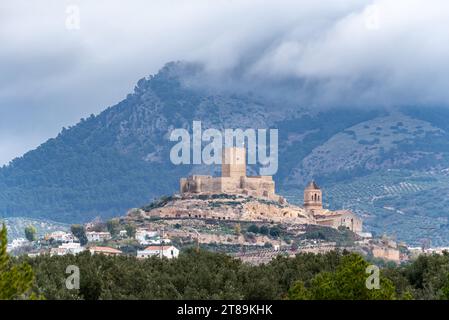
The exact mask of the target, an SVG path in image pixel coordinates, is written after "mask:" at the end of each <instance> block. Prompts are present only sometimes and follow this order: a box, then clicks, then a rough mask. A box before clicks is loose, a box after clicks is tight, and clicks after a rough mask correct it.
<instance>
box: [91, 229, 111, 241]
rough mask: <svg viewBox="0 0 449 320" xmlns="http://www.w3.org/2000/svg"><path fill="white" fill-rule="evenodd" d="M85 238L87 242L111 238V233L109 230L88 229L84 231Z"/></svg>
mask: <svg viewBox="0 0 449 320" xmlns="http://www.w3.org/2000/svg"><path fill="white" fill-rule="evenodd" d="M86 238H87V241H89V242H101V241H106V240H109V239H111V234H110V233H109V232H96V231H89V232H86Z"/></svg>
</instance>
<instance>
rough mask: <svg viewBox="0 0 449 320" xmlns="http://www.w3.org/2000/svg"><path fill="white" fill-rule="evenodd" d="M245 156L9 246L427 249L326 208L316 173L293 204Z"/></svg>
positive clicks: (391, 255)
mask: <svg viewBox="0 0 449 320" xmlns="http://www.w3.org/2000/svg"><path fill="white" fill-rule="evenodd" d="M245 159H246V150H245V148H225V149H224V150H223V154H222V170H221V175H220V176H218V177H213V176H208V175H193V176H189V177H185V178H181V179H180V181H179V193H176V194H173V195H171V196H167V197H162V198H160V199H157V200H155V201H153V202H152V203H150V204H148V205H146V206H143V207H142V208H135V209H131V210H129V211H128V212H127V214H126V215H125V216H123V217H119V218H115V219H111V220H109V221H107V222H103V221H101V219H96V220H94V221H92V222H90V223H87V224H85V225H72V228H71V230H70V232H69V231H67V230H64V231H62V230H59V231H52V232H50V233H47V234H45V236H43V237H40V238H38V237H36V239H29V240H32V241H28V240H26V239H15V240H14V241H12V242H11V243H10V244H9V246H8V250H9V251H10V252H12V253H15V254H21V253H27V254H28V255H30V256H35V255H40V254H50V255H65V254H78V253H80V252H83V251H90V252H91V253H92V254H98V253H100V254H105V255H122V254H126V255H132V256H135V257H137V258H139V259H144V258H148V257H151V256H159V257H166V258H169V259H171V258H176V257H177V256H178V254H179V252H180V250H183V249H185V248H189V247H192V246H193V247H196V248H200V247H201V248H204V249H207V250H211V251H217V252H224V253H227V254H230V255H232V256H234V257H236V258H239V259H242V260H243V261H247V262H249V263H253V264H260V263H265V262H268V261H270V260H271V259H272V258H274V257H276V256H278V255H285V256H294V255H296V254H297V253H300V252H313V253H324V252H328V251H331V250H335V249H345V250H348V251H353V252H358V253H362V254H364V255H365V256H369V257H372V258H374V259H376V258H378V259H383V260H387V261H393V262H396V263H399V262H401V261H404V260H407V259H409V258H410V257H412V256H414V255H416V254H420V253H423V252H424V253H426V252H427V251H428V249H427V251H425V250H424V249H425V248H408V247H407V246H406V245H405V244H404V243H396V241H394V239H392V238H389V237H386V236H383V237H381V238H373V237H372V235H371V234H370V233H369V232H364V230H363V221H362V219H361V218H360V217H359V216H357V215H356V214H355V213H353V212H351V211H349V210H335V211H333V210H329V209H327V208H325V207H324V206H323V190H322V189H321V188H320V187H319V186H318V184H317V183H316V182H315V181H310V182H309V183H308V185H307V186H306V188H305V189H304V191H303V194H302V195H298V197H301V198H302V200H303V205H302V206H298V205H293V204H290V203H289V202H288V201H287V200H286V199H285V198H284V197H282V196H280V195H278V194H277V193H276V187H275V182H274V180H273V179H272V177H271V176H247V174H246V172H247V168H246V162H245ZM443 249H444V248H441V250H440V251H442V250H443ZM437 251H438V250H437ZM428 252H430V251H428Z"/></svg>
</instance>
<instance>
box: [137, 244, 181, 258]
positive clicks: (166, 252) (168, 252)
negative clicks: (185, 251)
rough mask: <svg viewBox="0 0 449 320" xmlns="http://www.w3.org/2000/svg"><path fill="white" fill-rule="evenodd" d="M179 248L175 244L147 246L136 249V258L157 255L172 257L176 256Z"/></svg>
mask: <svg viewBox="0 0 449 320" xmlns="http://www.w3.org/2000/svg"><path fill="white" fill-rule="evenodd" d="M178 255H179V250H178V249H177V248H176V247H175V246H149V247H146V248H145V250H139V251H137V258H138V259H145V258H148V257H153V256H157V257H159V258H163V257H165V258H167V259H173V258H177V257H178Z"/></svg>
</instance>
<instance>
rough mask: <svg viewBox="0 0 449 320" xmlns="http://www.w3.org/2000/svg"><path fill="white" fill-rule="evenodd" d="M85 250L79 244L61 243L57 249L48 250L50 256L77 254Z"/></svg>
mask: <svg viewBox="0 0 449 320" xmlns="http://www.w3.org/2000/svg"><path fill="white" fill-rule="evenodd" d="M84 250H85V248H84V247H82V246H81V245H80V244H79V242H68V243H63V244H61V245H60V246H59V247H57V248H51V249H50V255H51V256H64V255H66V254H73V255H75V254H78V253H81V252H83V251H84Z"/></svg>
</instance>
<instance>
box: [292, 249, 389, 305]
mask: <svg viewBox="0 0 449 320" xmlns="http://www.w3.org/2000/svg"><path fill="white" fill-rule="evenodd" d="M368 266H369V264H368V262H366V261H365V260H364V259H363V258H362V257H361V256H360V255H358V254H349V255H347V256H344V257H343V258H342V262H341V264H340V265H339V266H338V267H337V269H336V271H335V272H329V271H325V272H320V273H318V274H317V275H316V276H315V277H314V278H313V279H312V280H311V282H310V286H309V287H308V288H307V287H305V286H304V285H303V284H302V283H301V282H297V283H295V284H294V286H293V287H292V288H291V289H290V290H289V298H290V299H314V300H392V299H395V298H396V292H395V287H394V285H393V283H392V282H391V281H390V280H389V279H387V278H385V277H383V276H382V275H379V276H380V283H379V284H380V286H379V289H375V288H373V289H368V288H367V286H366V280H367V277H368V274H367V273H366V269H367V267H368Z"/></svg>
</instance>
